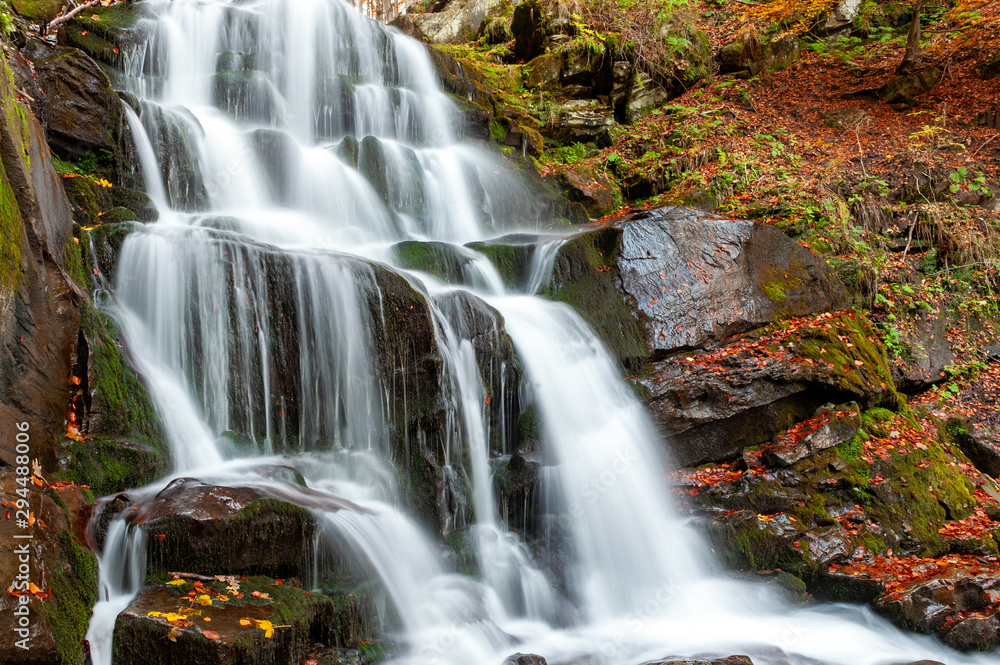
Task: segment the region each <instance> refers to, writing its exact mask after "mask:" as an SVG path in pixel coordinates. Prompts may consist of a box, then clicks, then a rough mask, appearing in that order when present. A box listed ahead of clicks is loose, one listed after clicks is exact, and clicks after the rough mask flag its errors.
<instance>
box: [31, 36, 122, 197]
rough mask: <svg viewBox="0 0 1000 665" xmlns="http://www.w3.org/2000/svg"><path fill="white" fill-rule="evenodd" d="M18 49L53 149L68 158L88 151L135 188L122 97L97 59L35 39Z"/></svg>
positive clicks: (86, 154) (83, 155)
mask: <svg viewBox="0 0 1000 665" xmlns="http://www.w3.org/2000/svg"><path fill="white" fill-rule="evenodd" d="M24 53H25V54H26V55H27V57H28V58H29V59H30V60H31V62H32V64H33V69H34V73H35V78H36V81H37V84H38V86H39V88H40V89H41V92H42V95H41V96H40V98H39V99H36V100H35V103H34V109H33V110H34V111H35V113H36V115H37V116H38V117H39V119H40V120H41V121H42V124H43V125H44V126H45V131H46V136H47V139H48V142H49V145H50V146H51V148H52V150H53V152H55V153H56V154H57V155H58V156H59V157H61V158H63V159H66V160H70V161H75V160H79V159H83V158H85V157H88V154H89V155H90V156H91V158H92V159H96V160H97V161H98V162H100V163H101V165H102V166H103V168H104V169H105V170H106V171H108V172H109V173H114V176H115V177H114V179H115V180H116V182H119V183H121V184H125V185H128V186H131V187H134V188H139V189H141V183H142V178H141V176H140V175H139V174H138V168H137V167H136V165H135V162H136V157H135V154H136V149H135V144H134V143H133V141H132V134H131V132H130V131H129V129H128V126H127V124H126V120H125V111H124V109H123V106H122V102H121V100H120V99H119V98H118V95H117V93H115V91H114V90H113V89H112V87H111V82H110V81H109V80H108V77H107V75H106V74H105V73H104V72H103V71H101V69H100V67H98V65H97V63H96V62H94V61H93V60H92V59H91V58H90V57H89V56H87V55H86V54H85V53H84V52H83V51H80V50H79V49H75V48H66V47H52V46H49V45H48V44H47V43H45V42H42V41H40V40H32V41H31V42H30V43H29V46H28V48H27V49H25V51H24Z"/></svg>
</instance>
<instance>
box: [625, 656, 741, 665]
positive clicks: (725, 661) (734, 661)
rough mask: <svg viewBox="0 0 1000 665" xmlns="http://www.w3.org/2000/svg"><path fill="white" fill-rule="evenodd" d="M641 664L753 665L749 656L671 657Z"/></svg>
mask: <svg viewBox="0 0 1000 665" xmlns="http://www.w3.org/2000/svg"><path fill="white" fill-rule="evenodd" d="M643 665H753V661H752V660H750V657H749V656H729V657H727V658H715V659H712V660H692V659H676V658H672V659H670V660H657V661H651V662H648V663H643Z"/></svg>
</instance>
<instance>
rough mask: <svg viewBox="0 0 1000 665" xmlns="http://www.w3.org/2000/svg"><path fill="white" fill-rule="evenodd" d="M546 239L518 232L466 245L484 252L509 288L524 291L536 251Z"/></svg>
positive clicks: (530, 274) (527, 286) (530, 275)
mask: <svg viewBox="0 0 1000 665" xmlns="http://www.w3.org/2000/svg"><path fill="white" fill-rule="evenodd" d="M544 240H545V238H544V237H541V236H537V235H531V234H524V233H517V234H511V235H506V236H501V237H499V238H494V239H492V240H484V241H477V242H470V243H468V244H467V245H466V247H468V248H469V249H473V250H475V251H477V252H479V253H481V254H484V255H485V256H486V258H488V259H489V260H490V262H491V263H492V264H493V267H494V268H496V270H497V272H498V273H500V278H501V279H502V280H503V283H504V285H505V286H506V287H507V289H508V290H510V291H523V290H525V289H527V288H529V281H530V279H531V277H532V269H533V267H534V258H535V252H536V251H537V250H538V249H539V244H540V243H541V242H544Z"/></svg>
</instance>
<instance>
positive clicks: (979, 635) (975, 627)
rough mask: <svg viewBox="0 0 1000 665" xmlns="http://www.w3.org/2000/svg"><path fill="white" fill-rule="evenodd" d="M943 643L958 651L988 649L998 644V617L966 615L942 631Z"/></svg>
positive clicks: (999, 640) (999, 635)
mask: <svg viewBox="0 0 1000 665" xmlns="http://www.w3.org/2000/svg"><path fill="white" fill-rule="evenodd" d="M942 639H943V640H944V642H945V644H947V645H949V646H951V647H952V648H954V649H958V650H959V651H989V650H990V649H993V648H994V647H996V646H997V645H1000V619H998V618H997V616H996V615H993V616H988V617H968V618H965V619H962V620H961V621H959V622H958V623H956V624H955V625H954V626H952V627H951V628H949V629H948V630H946V631H944V634H943V636H942Z"/></svg>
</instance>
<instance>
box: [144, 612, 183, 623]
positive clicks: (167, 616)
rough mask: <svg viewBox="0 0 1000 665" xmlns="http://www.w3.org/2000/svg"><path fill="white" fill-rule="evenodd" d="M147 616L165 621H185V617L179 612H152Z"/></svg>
mask: <svg viewBox="0 0 1000 665" xmlns="http://www.w3.org/2000/svg"><path fill="white" fill-rule="evenodd" d="M146 616H150V617H159V618H161V619H164V620H165V621H168V622H169V621H184V615H183V614H178V613H177V612H150V613H149V614H147V615H146Z"/></svg>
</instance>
